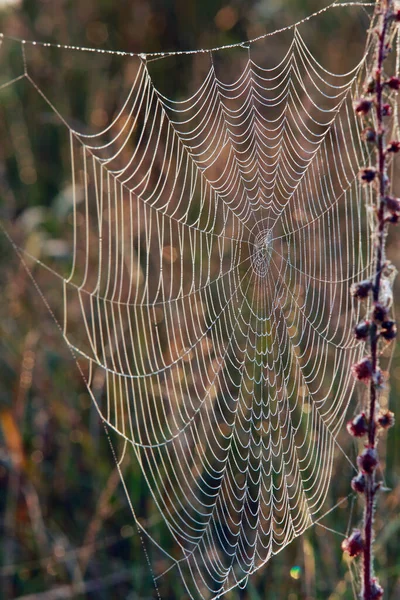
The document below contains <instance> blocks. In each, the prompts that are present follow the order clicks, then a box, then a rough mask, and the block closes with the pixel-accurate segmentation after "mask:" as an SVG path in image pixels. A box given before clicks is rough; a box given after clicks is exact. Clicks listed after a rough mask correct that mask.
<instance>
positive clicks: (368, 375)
mask: <svg viewBox="0 0 400 600" xmlns="http://www.w3.org/2000/svg"><path fill="white" fill-rule="evenodd" d="M351 372H352V373H353V376H354V377H355V378H356V379H358V380H359V381H364V383H368V381H370V380H371V379H372V362H371V359H370V358H369V356H365V357H364V358H362V359H361V360H360V361H359V362H358V363H355V364H354V365H352V367H351Z"/></svg>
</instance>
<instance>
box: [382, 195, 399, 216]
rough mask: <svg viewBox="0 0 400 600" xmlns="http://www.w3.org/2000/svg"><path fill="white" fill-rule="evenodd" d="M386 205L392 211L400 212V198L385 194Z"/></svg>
mask: <svg viewBox="0 0 400 600" xmlns="http://www.w3.org/2000/svg"><path fill="white" fill-rule="evenodd" d="M385 205H386V208H387V209H388V210H389V211H390V212H392V213H397V212H400V200H399V199H398V198H393V197H392V196H385Z"/></svg>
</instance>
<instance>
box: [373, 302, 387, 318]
mask: <svg viewBox="0 0 400 600" xmlns="http://www.w3.org/2000/svg"><path fill="white" fill-rule="evenodd" d="M387 315H388V309H387V307H386V306H385V305H384V304H382V303H381V302H376V303H375V305H374V308H373V310H372V318H373V320H374V321H375V322H377V323H382V322H383V321H385V319H386V317H387Z"/></svg>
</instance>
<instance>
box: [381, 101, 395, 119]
mask: <svg viewBox="0 0 400 600" xmlns="http://www.w3.org/2000/svg"><path fill="white" fill-rule="evenodd" d="M392 114H393V110H392V107H391V105H390V104H388V103H386V104H382V116H383V117H391V116H392Z"/></svg>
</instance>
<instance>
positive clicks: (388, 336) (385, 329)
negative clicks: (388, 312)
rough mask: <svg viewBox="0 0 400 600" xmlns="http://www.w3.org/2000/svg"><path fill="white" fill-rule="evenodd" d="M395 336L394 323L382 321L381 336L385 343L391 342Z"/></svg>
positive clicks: (395, 328)
mask: <svg viewBox="0 0 400 600" xmlns="http://www.w3.org/2000/svg"><path fill="white" fill-rule="evenodd" d="M396 335H397V325H396V323H395V321H384V322H383V323H382V326H381V336H382V337H383V339H384V340H386V341H387V342H391V341H392V340H394V338H395V337H396Z"/></svg>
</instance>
